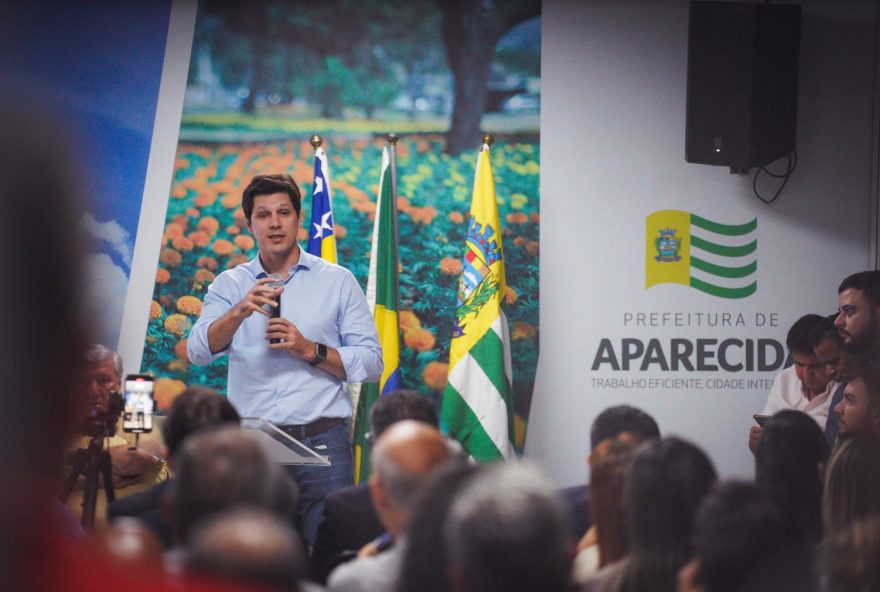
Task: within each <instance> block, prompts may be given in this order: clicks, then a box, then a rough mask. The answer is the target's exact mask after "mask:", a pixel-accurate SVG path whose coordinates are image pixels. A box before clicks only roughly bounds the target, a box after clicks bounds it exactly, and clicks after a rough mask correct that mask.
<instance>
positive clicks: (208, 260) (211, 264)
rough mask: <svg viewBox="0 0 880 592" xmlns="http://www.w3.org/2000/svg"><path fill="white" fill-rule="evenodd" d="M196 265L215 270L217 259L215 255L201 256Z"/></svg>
mask: <svg viewBox="0 0 880 592" xmlns="http://www.w3.org/2000/svg"><path fill="white" fill-rule="evenodd" d="M196 265H198V266H200V267H204V268H205V269H210V270H211V271H214V270H215V269H217V260H216V259H214V258H213V257H199V260H198V261H196Z"/></svg>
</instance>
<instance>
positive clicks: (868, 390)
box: [834, 358, 880, 438]
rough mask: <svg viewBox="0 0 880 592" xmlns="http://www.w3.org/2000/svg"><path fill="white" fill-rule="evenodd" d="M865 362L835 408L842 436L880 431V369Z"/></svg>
mask: <svg viewBox="0 0 880 592" xmlns="http://www.w3.org/2000/svg"><path fill="white" fill-rule="evenodd" d="M864 363H865V359H864V358H861V360H860V365H859V366H857V368H856V369H855V370H854V371H853V377H852V378H850V380H849V382H848V383H847V384H846V388H844V390H843V398H842V399H841V401H840V403H838V404H837V406H836V407H835V408H834V413H835V414H837V426H838V427H837V434H838V437H839V438H848V437H850V436H852V435H854V434H858V433H873V434H880V371H878V368H876V367H874V366H872V365H867V366H866V365H863V364H864Z"/></svg>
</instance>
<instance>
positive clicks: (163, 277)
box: [156, 267, 171, 284]
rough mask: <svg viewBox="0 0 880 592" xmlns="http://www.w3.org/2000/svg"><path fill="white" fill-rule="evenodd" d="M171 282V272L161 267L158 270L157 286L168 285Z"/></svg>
mask: <svg viewBox="0 0 880 592" xmlns="http://www.w3.org/2000/svg"><path fill="white" fill-rule="evenodd" d="M170 280H171V272H169V271H168V270H167V269H165V268H164V267H160V268H158V269H157V270H156V283H157V284H167V283H168V282H169V281H170Z"/></svg>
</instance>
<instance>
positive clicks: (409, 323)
mask: <svg viewBox="0 0 880 592" xmlns="http://www.w3.org/2000/svg"><path fill="white" fill-rule="evenodd" d="M398 318H399V322H400V330H401V331H403V332H404V333H406V332H407V331H409V330H411V329H421V328H422V322H421V321H420V320H419V317H417V316H416V313H414V312H413V311H411V310H402V311H400V313H399V314H398Z"/></svg>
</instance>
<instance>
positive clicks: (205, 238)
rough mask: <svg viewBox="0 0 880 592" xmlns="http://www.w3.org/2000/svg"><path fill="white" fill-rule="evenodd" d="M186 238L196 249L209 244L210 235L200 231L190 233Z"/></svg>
mask: <svg viewBox="0 0 880 592" xmlns="http://www.w3.org/2000/svg"><path fill="white" fill-rule="evenodd" d="M187 238H189V240H191V241H192V244H193V245H195V246H197V247H201V248H205V247H207V246H208V245H210V244H211V235H210V234H208V233H207V232H204V231H202V230H196V231H195V232H191V233H190V235H189V236H188V237H187Z"/></svg>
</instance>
